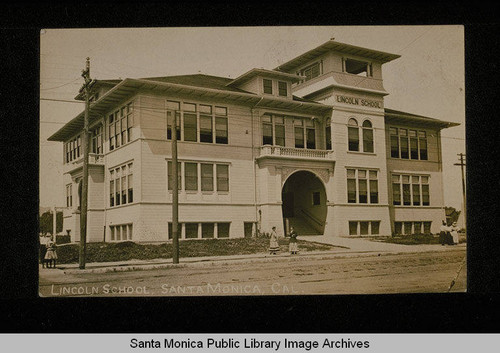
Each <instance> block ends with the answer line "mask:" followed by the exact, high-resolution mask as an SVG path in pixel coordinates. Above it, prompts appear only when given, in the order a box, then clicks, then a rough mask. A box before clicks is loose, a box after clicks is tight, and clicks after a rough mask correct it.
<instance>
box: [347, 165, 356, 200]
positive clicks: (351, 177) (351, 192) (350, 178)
mask: <svg viewBox="0 0 500 353" xmlns="http://www.w3.org/2000/svg"><path fill="white" fill-rule="evenodd" d="M347 202H348V203H356V170H355V169H347Z"/></svg>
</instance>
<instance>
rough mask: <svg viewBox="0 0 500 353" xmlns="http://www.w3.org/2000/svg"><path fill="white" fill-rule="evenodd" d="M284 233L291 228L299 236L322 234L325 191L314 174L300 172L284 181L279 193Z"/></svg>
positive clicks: (325, 209)
mask: <svg viewBox="0 0 500 353" xmlns="http://www.w3.org/2000/svg"><path fill="white" fill-rule="evenodd" d="M281 200H282V211H283V222H284V229H285V232H288V231H289V227H290V226H293V227H294V228H295V230H296V231H297V233H298V234H299V236H300V235H313V234H316V235H317V234H323V232H324V230H325V221H326V213H327V207H326V190H325V186H324V185H323V182H322V181H321V180H320V179H319V178H318V177H317V176H316V174H314V173H312V172H309V171H305V170H301V171H297V172H295V173H293V174H292V175H290V177H289V178H288V179H287V180H286V182H285V184H284V185H283V189H282V191H281Z"/></svg>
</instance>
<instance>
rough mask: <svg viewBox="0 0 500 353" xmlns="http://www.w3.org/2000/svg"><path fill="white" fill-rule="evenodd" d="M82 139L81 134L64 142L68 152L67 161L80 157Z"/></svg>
mask: <svg viewBox="0 0 500 353" xmlns="http://www.w3.org/2000/svg"><path fill="white" fill-rule="evenodd" d="M81 144H82V139H81V137H80V135H78V136H77V137H75V138H73V139H71V140H69V141H68V142H66V143H65V144H64V150H65V152H66V159H65V162H66V163H69V162H71V161H73V160H76V159H78V158H80V151H81Z"/></svg>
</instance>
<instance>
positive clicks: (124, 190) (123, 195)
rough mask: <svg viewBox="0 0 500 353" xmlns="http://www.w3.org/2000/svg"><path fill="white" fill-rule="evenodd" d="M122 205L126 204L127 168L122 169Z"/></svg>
mask: <svg viewBox="0 0 500 353" xmlns="http://www.w3.org/2000/svg"><path fill="white" fill-rule="evenodd" d="M121 194H122V204H123V205H124V204H126V203H127V167H126V166H123V167H122V192H121Z"/></svg>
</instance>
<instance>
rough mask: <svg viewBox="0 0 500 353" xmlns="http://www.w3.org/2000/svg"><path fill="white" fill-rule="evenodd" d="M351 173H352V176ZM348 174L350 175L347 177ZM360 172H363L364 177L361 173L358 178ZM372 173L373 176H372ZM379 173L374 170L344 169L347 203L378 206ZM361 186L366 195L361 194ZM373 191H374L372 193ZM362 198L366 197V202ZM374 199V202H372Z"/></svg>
mask: <svg viewBox="0 0 500 353" xmlns="http://www.w3.org/2000/svg"><path fill="white" fill-rule="evenodd" d="M352 171H354V174H352ZM350 172H351V175H349V174H350ZM360 172H364V176H363V173H362V174H361V176H360ZM374 173H375V176H373V174H374ZM379 173H380V171H379V170H378V169H374V168H357V167H356V168H355V167H346V179H347V203H348V204H358V205H378V204H379V203H380V197H379V196H380V191H379V190H380V188H379ZM372 176H373V177H372ZM363 182H364V183H363ZM362 185H363V188H364V189H366V190H363V191H366V195H365V193H364V192H363V194H361V186H362ZM374 185H376V187H374ZM353 189H354V190H353ZM373 189H376V191H375V192H373ZM353 192H354V198H353V197H352V196H353V195H352V194H353ZM362 197H363V198H362ZM364 197H366V201H365V198H364ZM375 197H376V201H374V200H375ZM362 201H363V202H362ZM372 201H374V202H372Z"/></svg>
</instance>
